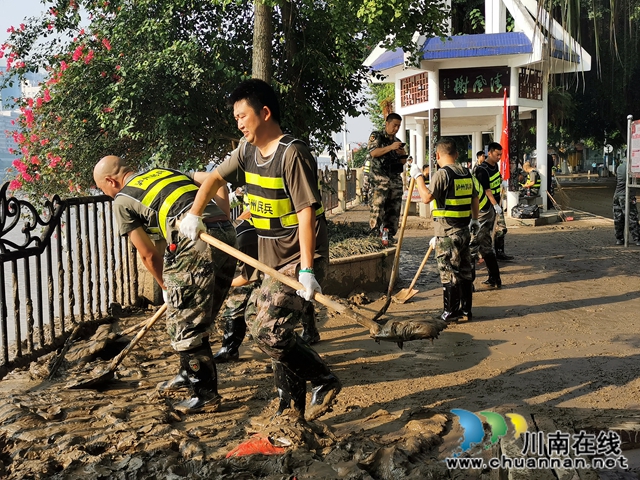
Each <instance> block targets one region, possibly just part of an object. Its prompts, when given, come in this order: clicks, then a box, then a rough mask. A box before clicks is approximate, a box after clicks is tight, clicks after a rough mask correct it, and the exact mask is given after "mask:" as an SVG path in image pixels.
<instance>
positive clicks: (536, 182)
mask: <svg viewBox="0 0 640 480" xmlns="http://www.w3.org/2000/svg"><path fill="white" fill-rule="evenodd" d="M522 169H523V170H524V171H525V172H527V179H526V181H525V182H524V184H523V185H522V188H523V189H524V192H523V194H524V196H525V197H537V196H538V195H540V174H539V173H538V171H537V170H536V169H535V168H533V167H532V166H531V164H530V163H529V162H524V165H522ZM549 175H551V173H549Z"/></svg>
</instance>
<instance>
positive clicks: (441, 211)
mask: <svg viewBox="0 0 640 480" xmlns="http://www.w3.org/2000/svg"><path fill="white" fill-rule="evenodd" d="M429 190H430V191H431V192H432V194H433V197H434V200H433V208H432V215H433V220H434V232H435V236H436V259H437V261H438V271H439V272H440V281H441V282H442V290H443V302H444V311H443V313H442V317H441V318H442V319H443V320H445V321H453V320H458V319H462V318H464V319H466V320H471V307H472V295H473V267H472V264H471V252H470V250H469V242H470V233H469V222H470V220H471V201H472V199H473V198H474V197H477V196H478V191H477V187H476V185H475V183H474V179H473V176H472V175H471V173H470V172H469V170H468V169H467V168H465V167H462V166H461V165H447V166H445V167H443V168H441V169H439V170H438V171H437V172H436V173H435V174H434V175H433V177H432V178H431V183H430V184H429Z"/></svg>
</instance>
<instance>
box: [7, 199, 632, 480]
mask: <svg viewBox="0 0 640 480" xmlns="http://www.w3.org/2000/svg"><path fill="white" fill-rule="evenodd" d="M581 192H582V191H581ZM583 194H584V192H582V193H580V194H578V193H576V194H575V195H576V196H579V195H583ZM586 195H587V197H588V196H589V195H588V192H587V194H586ZM594 198H595V200H593V199H592V200H590V201H592V202H593V201H595V202H596V203H597V202H599V204H601V205H602V208H604V205H605V203H606V202H609V201H610V197H609V198H605V197H602V198H601V196H600V195H598V196H596V197H594ZM574 218H575V220H574V221H573V222H568V223H560V224H555V225H552V226H548V227H535V228H526V227H522V228H513V229H511V230H510V231H509V233H508V235H507V241H506V245H507V250H508V253H509V254H511V255H514V256H515V257H516V259H515V261H513V262H510V263H503V264H501V268H502V272H503V273H502V275H503V284H504V287H503V288H502V289H501V290H491V291H487V290H482V289H481V286H482V284H481V281H482V280H483V279H484V277H485V275H486V271H485V270H483V269H479V270H478V279H477V280H476V288H477V289H478V291H477V292H476V294H475V295H474V310H473V311H474V318H473V321H472V322H469V323H464V324H453V325H451V326H449V328H448V329H447V330H445V331H444V332H443V333H442V334H441V335H440V338H438V339H437V340H435V341H434V342H428V341H417V342H408V343H405V345H404V349H403V350H400V349H399V348H398V347H397V346H396V345H395V344H391V343H380V344H377V343H375V342H374V341H372V340H371V339H369V338H368V336H367V333H366V332H365V331H364V330H363V329H362V327H360V326H358V325H356V324H354V323H351V322H350V321H349V320H348V319H346V318H343V317H341V316H339V315H335V314H333V313H331V312H327V311H326V310H324V309H321V311H320V312H321V313H320V318H319V320H320V322H319V323H320V330H321V335H322V342H321V343H319V344H318V345H317V346H316V348H317V350H318V352H319V353H320V354H321V355H323V357H324V358H326V359H327V361H328V362H329V364H330V365H331V366H332V368H333V369H334V371H335V372H336V373H337V375H338V376H339V377H340V379H341V380H342V383H343V385H344V388H343V390H342V392H341V394H340V395H339V397H338V401H337V403H336V405H335V406H334V408H333V411H332V412H330V413H329V414H327V415H325V416H324V417H322V418H321V419H319V420H318V421H316V422H313V424H311V425H308V424H305V423H304V422H300V421H299V420H297V419H295V418H290V417H285V418H282V419H279V420H278V421H277V422H275V423H273V422H270V418H271V416H272V415H273V413H274V411H275V409H276V402H275V396H276V393H275V388H274V387H273V379H272V374H271V373H270V372H269V369H268V366H269V364H270V362H269V361H268V359H267V357H266V356H265V355H264V354H262V353H261V352H260V351H259V350H258V349H257V348H256V347H255V346H254V345H253V344H252V343H251V341H249V340H247V341H246V342H245V345H244V346H243V347H242V349H241V359H242V361H241V362H239V363H234V364H228V365H220V366H219V368H218V374H219V383H220V390H221V394H222V395H223V396H224V403H223V407H222V410H221V411H220V412H216V413H204V414H199V415H192V416H188V417H184V416H182V415H180V414H178V413H177V412H175V411H174V410H173V408H172V404H173V403H174V402H176V401H178V400H180V399H182V398H183V396H184V395H185V394H184V393H172V394H169V395H159V394H158V393H157V391H156V389H155V386H156V384H157V383H158V382H161V381H163V380H166V379H168V378H170V377H171V376H173V374H175V372H176V371H177V366H178V357H177V355H176V354H175V353H174V352H173V351H172V350H171V349H170V348H169V346H168V342H167V336H166V333H165V332H164V329H163V328H164V325H163V323H162V322H159V323H158V324H156V326H155V327H154V329H153V331H152V332H150V333H149V334H148V335H147V336H146V337H145V338H144V339H143V340H142V341H141V342H140V344H139V345H138V346H137V347H136V348H135V349H134V350H133V351H132V353H131V354H130V355H129V356H128V357H127V358H125V360H124V361H123V363H122V365H121V366H120V368H119V369H118V378H117V380H116V381H113V382H111V383H109V385H108V388H107V389H105V390H103V391H94V390H66V389H65V388H64V386H65V384H66V383H67V382H68V381H71V380H74V379H77V378H78V377H79V376H80V375H83V374H87V373H88V372H90V370H91V368H93V367H95V365H96V364H95V363H94V364H91V363H90V364H87V365H85V366H84V367H81V366H80V365H78V364H76V366H75V367H74V368H75V369H76V370H75V371H74V370H73V368H71V367H70V366H69V365H68V364H65V365H64V366H63V367H62V368H61V370H60V372H59V375H58V376H57V377H56V379H55V380H54V381H51V382H49V381H46V380H43V379H45V378H46V376H47V374H48V370H47V367H46V365H47V364H48V361H49V360H51V359H50V358H47V359H44V360H43V361H42V362H39V363H38V364H32V365H31V367H30V368H29V369H25V370H22V371H16V372H14V373H12V374H11V375H9V376H8V377H7V378H5V379H4V380H2V381H1V382H0V395H1V396H2V401H1V402H0V475H1V476H2V477H4V478H10V479H18V478H65V479H67V478H69V479H70V478H83V479H89V478H123V479H124V478H127V479H129V478H174V479H178V478H196V479H197V478H216V479H232V478H233V479H243V478H247V479H248V478H268V479H289V478H294V477H295V478H297V479H305V478H314V479H338V478H340V479H370V478H373V479H399V478H415V479H425V478H434V479H440V478H464V479H467V478H496V477H495V472H491V471H489V470H467V471H448V470H447V469H446V467H445V464H444V463H443V461H442V459H443V458H445V457H448V456H451V454H452V453H453V452H454V451H456V449H457V448H458V447H459V444H460V440H461V435H462V431H461V429H460V426H459V424H458V422H457V420H456V417H455V416H454V415H453V414H452V413H451V412H450V411H451V409H453V408H461V409H466V410H470V411H473V412H478V411H483V410H492V411H496V412H499V413H507V412H514V413H519V414H522V415H523V416H525V418H527V419H528V421H529V428H530V429H531V428H538V429H540V430H545V431H551V430H555V429H559V430H561V431H565V432H573V431H578V430H581V429H585V428H586V429H590V431H597V430H598V429H602V428H618V429H619V430H620V431H621V432H623V433H624V432H628V431H633V428H635V427H634V421H635V420H634V418H637V417H638V415H639V414H640V403H639V401H638V398H639V397H640V378H638V373H637V372H638V368H637V365H638V363H639V361H640V337H639V336H638V333H637V332H638V327H639V325H638V324H639V323H640V320H639V317H638V313H637V312H638V310H639V309H640V301H639V300H638V293H639V292H638V282H637V274H638V271H639V267H640V264H639V262H638V258H639V255H640V247H630V248H628V249H624V248H621V247H616V246H614V245H613V243H614V242H613V226H612V223H611V221H610V220H608V219H605V218H601V217H598V216H595V215H591V214H586V213H579V212H576V214H575V215H574ZM412 226H413V227H415V228H412V229H410V230H407V232H406V237H405V243H404V247H403V254H402V258H401V269H400V281H399V284H398V288H404V287H407V286H408V284H409V282H410V280H411V278H412V277H413V275H414V274H415V272H416V270H417V267H418V265H419V263H420V261H421V259H422V257H423V256H424V253H425V252H426V248H427V246H428V245H427V244H428V239H429V238H430V234H431V230H430V228H428V224H427V228H421V226H422V227H424V224H423V223H421V222H419V221H417V220H416V221H413V225H412ZM417 288H418V289H419V290H420V293H418V294H417V295H416V296H415V297H413V299H412V300H411V301H410V302H408V303H406V304H391V307H390V308H389V310H388V312H387V314H386V315H385V317H383V318H386V319H390V318H408V317H410V318H424V316H431V315H434V314H436V313H437V312H438V311H439V309H440V308H441V305H442V303H441V289H440V283H439V280H438V276H437V271H436V267H435V263H434V262H433V261H432V260H430V261H429V263H428V264H427V267H426V268H425V271H424V273H423V275H422V276H421V278H420V280H419V282H418V284H417ZM354 294H357V295H356V296H355V297H353V300H354V301H355V303H357V304H358V305H357V307H356V308H357V309H358V310H359V311H360V312H362V313H364V314H366V315H369V316H373V315H374V314H375V313H376V312H377V311H378V309H379V308H380V307H381V306H382V305H383V303H384V298H383V297H382V293H366V294H362V292H354ZM356 300H357V301H356ZM370 300H373V302H370ZM151 313H152V312H146V313H145V315H147V316H148V315H150V314H151ZM145 315H143V316H138V317H130V318H125V319H122V320H121V321H120V322H119V323H120V325H116V327H117V328H120V329H123V328H126V327H127V326H129V325H133V324H135V323H136V322H138V321H141V320H142V319H143V318H144V316H145ZM218 345H219V342H218V341H216V342H214V343H213V348H214V349H215V348H217V346H218ZM623 423H624V425H623ZM255 433H259V434H261V435H263V436H264V435H267V436H269V437H270V438H271V439H272V441H273V443H274V444H275V445H276V446H279V447H285V448H286V453H284V454H282V455H275V456H269V457H267V456H262V455H257V456H249V457H237V458H230V459H225V455H226V454H227V453H228V452H229V451H231V450H232V449H233V448H234V447H236V446H237V445H238V444H240V443H241V442H244V441H246V440H248V439H249V438H250V436H251V435H253V434H255ZM634 442H635V440H634V439H631V438H630V437H629V436H628V435H627V436H625V448H635V447H637V446H638V445H637V443H634ZM496 448H498V447H497V446H494V447H493V448H492V449H491V450H487V451H486V452H485V453H482V452H480V453H479V454H482V455H488V454H489V453H487V452H490V453H491V454H493V453H495V449H496ZM503 448H506V446H504V445H503ZM635 472H636V471H635V470H633V469H632V470H631V472H629V474H630V475H632V477H628V478H637V475H636V473H635ZM575 474H576V475H577V476H578V478H598V474H596V473H594V472H590V471H586V470H585V471H578V472H575ZM540 475H541V473H540V472H538V473H536V474H535V475H534V476H532V477H530V478H562V475H561V474H559V473H558V472H556V473H555V476H552V477H546V476H544V475H543V476H540ZM601 475H603V474H601ZM602 478H604V477H602Z"/></svg>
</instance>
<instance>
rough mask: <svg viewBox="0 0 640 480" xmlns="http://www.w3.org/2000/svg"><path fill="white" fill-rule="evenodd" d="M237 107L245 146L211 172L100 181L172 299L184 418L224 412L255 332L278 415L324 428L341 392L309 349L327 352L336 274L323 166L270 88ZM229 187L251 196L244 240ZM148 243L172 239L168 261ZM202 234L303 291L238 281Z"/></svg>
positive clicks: (113, 171)
mask: <svg viewBox="0 0 640 480" xmlns="http://www.w3.org/2000/svg"><path fill="white" fill-rule="evenodd" d="M229 104H230V106H231V107H232V108H233V113H234V117H235V120H236V122H237V126H238V129H239V130H240V131H241V132H242V134H243V138H242V139H241V140H240V143H239V146H238V148H236V149H235V150H234V151H233V152H232V153H231V155H230V157H229V158H228V159H226V160H225V161H223V162H222V163H221V164H220V165H219V166H218V167H217V168H216V169H215V170H214V171H213V172H210V173H204V172H197V173H194V174H183V173H181V172H178V171H175V170H172V169H167V168H153V169H151V170H148V171H146V172H143V173H137V172H135V171H134V170H133V169H132V168H131V167H129V165H127V162H126V160H125V159H123V158H120V157H117V156H107V157H104V158H102V159H101V160H100V161H99V162H98V163H97V164H96V166H95V168H94V180H95V182H96V185H97V187H98V188H100V189H101V190H102V191H103V192H104V193H105V194H107V195H109V196H111V197H113V198H114V202H113V212H114V215H115V218H116V222H117V225H118V231H119V234H120V235H126V236H128V237H129V239H130V240H131V242H132V243H133V245H134V246H135V248H136V249H137V250H138V253H139V255H140V257H141V259H142V262H143V263H144V265H145V267H146V268H147V269H148V270H149V271H150V272H151V274H152V275H153V276H154V278H155V280H156V281H157V282H158V284H159V285H160V286H161V287H162V289H163V296H164V300H165V302H166V304H167V313H166V324H167V332H168V335H169V338H170V341H171V346H172V348H173V349H174V350H175V351H176V352H177V353H178V355H179V359H180V361H179V368H178V373H177V375H176V376H175V377H174V378H173V379H171V380H168V381H167V382H163V383H161V384H160V385H159V389H160V390H161V391H170V390H175V389H178V388H184V387H187V388H188V389H189V392H190V395H189V396H188V398H186V399H184V400H183V401H181V402H178V403H177V404H176V405H174V408H175V409H176V410H177V411H180V412H183V413H185V414H191V413H198V412H202V411H216V410H217V409H218V408H219V406H220V403H221V400H222V398H221V396H220V394H219V393H218V381H217V370H216V360H217V361H229V360H233V359H235V358H237V347H238V346H239V344H240V343H241V342H242V339H243V337H244V335H245V331H246V328H247V327H248V329H249V332H250V334H251V336H252V338H253V340H254V341H255V342H256V344H257V345H258V346H259V347H260V349H261V350H262V351H263V352H265V353H266V354H267V355H268V356H269V357H271V359H272V364H273V372H274V378H275V384H276V388H277V392H278V396H279V400H280V403H279V408H278V412H277V413H282V412H283V411H284V410H285V409H290V410H291V411H292V412H293V413H294V414H295V415H297V416H300V417H304V418H306V419H307V420H314V419H316V418H318V417H320V416H322V415H323V414H325V413H326V412H327V411H329V410H330V409H331V405H332V403H333V402H334V400H335V398H336V396H337V395H338V393H339V392H340V390H341V383H340V380H339V379H338V377H337V376H336V375H335V374H334V373H333V372H332V370H331V369H330V368H329V366H328V365H327V363H326V362H325V361H324V360H323V359H322V358H321V357H320V356H319V355H318V353H317V352H316V351H315V350H314V349H313V348H312V347H311V345H310V343H313V342H315V341H317V340H318V334H317V330H316V329H315V324H314V323H313V321H314V316H313V304H312V303H311V299H312V298H313V295H314V292H321V291H322V288H321V284H322V282H323V280H324V277H325V274H326V271H327V267H328V265H329V241H328V237H327V221H326V218H325V213H324V209H323V207H322V200H321V195H320V191H319V188H318V174H317V164H316V160H315V158H314V157H313V155H312V154H311V152H310V150H309V148H308V147H307V145H306V144H305V143H304V142H302V141H300V140H298V139H295V138H293V137H292V136H290V135H286V134H284V133H283V131H282V130H281V128H280V107H279V103H278V100H277V97H276V94H275V92H274V90H273V89H272V88H271V86H270V85H269V84H267V83H265V82H264V81H262V80H258V79H251V80H246V81H244V82H242V83H241V84H240V85H239V86H238V87H237V88H236V89H235V90H234V91H233V92H232V93H231V95H230V100H229ZM227 184H231V185H232V186H233V187H234V188H236V187H240V186H243V185H245V186H246V193H245V195H246V197H247V200H248V205H249V210H250V217H251V219H250V221H249V220H248V219H246V220H247V222H246V224H244V222H243V223H240V224H239V225H237V227H238V228H237V229H234V227H233V225H232V223H231V222H230V220H229V203H228V187H227ZM252 230H255V236H256V237H257V242H253V241H252V240H251V237H250V235H251V234H252V233H251V231H252ZM149 233H158V234H160V235H161V236H162V237H163V238H164V239H166V241H167V248H166V251H165V252H164V254H163V253H162V252H159V251H158V250H157V249H156V247H155V245H154V243H153V242H152V241H151V238H150V236H149ZM202 233H207V234H209V235H210V236H212V237H214V238H216V239H218V240H220V241H222V242H224V243H226V244H227V245H230V246H232V247H235V246H236V245H237V244H240V246H241V247H242V249H243V250H245V251H246V252H250V251H251V250H253V255H255V256H257V258H258V259H259V261H260V262H261V263H263V264H265V265H266V266H268V267H271V268H273V269H276V270H278V271H279V272H280V273H282V274H284V275H288V276H290V277H293V278H297V279H298V281H299V282H300V283H301V284H302V286H303V288H302V289H300V290H297V291H296V290H294V289H292V288H290V287H288V286H286V285H284V284H282V283H280V282H279V281H277V280H275V279H274V278H273V277H270V276H266V275H265V276H263V277H262V278H261V279H259V278H258V275H257V273H256V272H255V271H253V270H251V269H249V268H246V266H245V267H244V268H242V269H241V272H240V275H237V276H236V275H235V272H236V266H237V262H236V259H235V258H233V257H232V256H230V255H228V254H226V253H223V252H222V251H220V250H217V249H215V248H214V247H212V246H211V245H209V244H207V243H205V242H204V241H203V240H202V239H201V238H200V235H201V234H202ZM254 238H255V237H254ZM245 240H246V241H245ZM252 244H253V245H252ZM256 250H257V252H256ZM256 253H257V255H256ZM234 276H235V278H234ZM231 288H233V290H232V291H231V293H232V295H231V296H230V297H228V293H229V291H230V289H231ZM225 299H227V305H226V308H225V311H224V315H223V316H224V317H225V319H226V320H227V321H226V322H225V336H224V339H223V347H222V348H221V349H220V351H218V353H217V354H216V355H214V354H213V352H212V349H211V345H210V343H209V334H210V330H211V327H212V325H213V322H214V320H215V318H216V316H217V315H218V313H219V311H220V310H221V308H222V307H223V304H224V302H225ZM245 321H246V326H245V323H244V322H245ZM301 322H302V323H303V324H306V325H307V327H308V328H307V331H306V334H305V332H303V335H304V337H303V336H301V335H298V334H297V333H295V331H294V328H295V327H296V326H297V325H298V324H299V323H301ZM307 382H308V383H310V384H311V391H312V397H311V401H310V403H309V405H308V406H307V405H306V390H307Z"/></svg>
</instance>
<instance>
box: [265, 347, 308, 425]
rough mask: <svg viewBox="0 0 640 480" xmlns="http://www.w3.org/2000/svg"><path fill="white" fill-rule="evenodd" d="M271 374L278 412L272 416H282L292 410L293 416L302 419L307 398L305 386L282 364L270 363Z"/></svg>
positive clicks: (304, 383)
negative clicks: (271, 367) (278, 400)
mask: <svg viewBox="0 0 640 480" xmlns="http://www.w3.org/2000/svg"><path fill="white" fill-rule="evenodd" d="M272 364H273V374H274V377H275V382H276V389H277V390H278V398H279V399H280V403H279V404H278V410H277V411H276V413H275V415H274V416H276V417H277V416H279V415H282V414H283V412H284V411H285V410H287V409H291V410H293V413H294V415H296V416H298V417H300V418H302V419H304V410H305V403H306V400H307V399H306V396H307V384H306V382H305V381H304V380H302V379H301V378H298V377H297V376H296V375H295V374H294V373H293V372H292V371H291V370H289V369H288V368H287V367H285V366H284V365H283V364H282V362H279V361H277V360H273V361H272Z"/></svg>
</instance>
